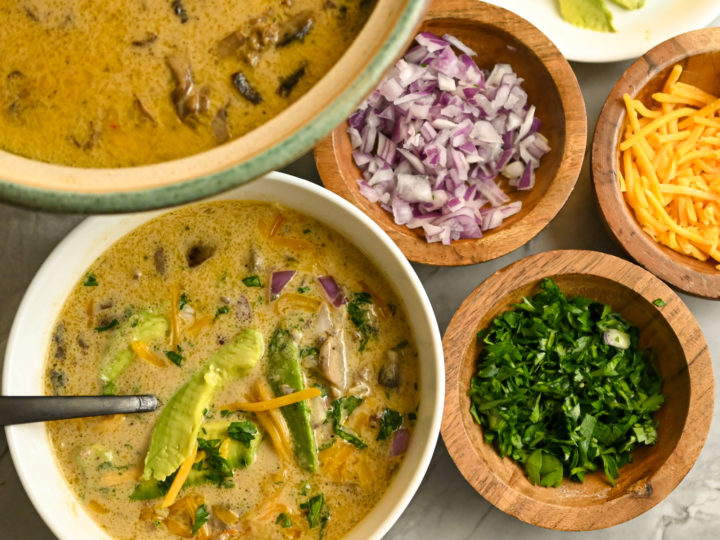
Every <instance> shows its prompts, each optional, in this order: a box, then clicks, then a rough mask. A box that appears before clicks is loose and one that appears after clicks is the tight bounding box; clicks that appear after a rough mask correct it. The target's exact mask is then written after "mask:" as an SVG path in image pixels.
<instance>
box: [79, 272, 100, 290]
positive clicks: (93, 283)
mask: <svg viewBox="0 0 720 540" xmlns="http://www.w3.org/2000/svg"><path fill="white" fill-rule="evenodd" d="M83 285H84V286H85V287H97V286H98V280H97V278H96V277H95V276H94V275H93V274H88V275H87V276H86V277H85V281H83Z"/></svg>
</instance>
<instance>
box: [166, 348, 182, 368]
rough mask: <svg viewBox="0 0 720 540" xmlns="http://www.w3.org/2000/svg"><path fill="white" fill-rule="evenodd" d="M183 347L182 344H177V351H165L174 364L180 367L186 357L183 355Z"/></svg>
mask: <svg viewBox="0 0 720 540" xmlns="http://www.w3.org/2000/svg"><path fill="white" fill-rule="evenodd" d="M182 352H183V351H182V347H180V345H178V346H177V350H176V351H165V356H167V357H168V360H170V361H171V362H172V363H173V364H175V365H176V366H178V367H180V366H181V365H182V363H183V360H185V357H183V355H182Z"/></svg>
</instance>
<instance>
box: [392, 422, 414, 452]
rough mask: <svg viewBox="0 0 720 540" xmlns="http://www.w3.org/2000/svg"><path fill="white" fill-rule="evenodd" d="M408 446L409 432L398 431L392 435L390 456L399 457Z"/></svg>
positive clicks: (402, 429) (405, 430) (404, 430)
mask: <svg viewBox="0 0 720 540" xmlns="http://www.w3.org/2000/svg"><path fill="white" fill-rule="evenodd" d="M409 445H410V431H409V430H407V429H405V428H400V429H398V430H397V431H396V432H395V434H394V435H393V439H392V444H391V445H390V455H391V456H393V457H394V456H401V455H402V454H404V453H405V452H406V451H407V449H408V446H409Z"/></svg>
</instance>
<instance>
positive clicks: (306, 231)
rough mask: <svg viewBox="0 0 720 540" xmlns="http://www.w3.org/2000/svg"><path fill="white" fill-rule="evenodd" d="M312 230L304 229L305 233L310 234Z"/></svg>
mask: <svg viewBox="0 0 720 540" xmlns="http://www.w3.org/2000/svg"><path fill="white" fill-rule="evenodd" d="M311 232H312V231H311V230H310V229H303V234H310V233H311Z"/></svg>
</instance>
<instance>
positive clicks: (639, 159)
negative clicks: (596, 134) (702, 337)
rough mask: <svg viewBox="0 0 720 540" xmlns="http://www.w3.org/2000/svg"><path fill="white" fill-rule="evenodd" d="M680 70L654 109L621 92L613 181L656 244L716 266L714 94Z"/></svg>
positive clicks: (719, 212)
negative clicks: (621, 128) (622, 112)
mask: <svg viewBox="0 0 720 540" xmlns="http://www.w3.org/2000/svg"><path fill="white" fill-rule="evenodd" d="M681 74H682V67H681V66H680V65H676V66H674V67H673V69H672V71H671V73H670V75H669V76H668V79H667V80H666V81H665V84H664V86H663V89H662V92H656V93H654V94H653V95H652V97H653V99H654V100H655V101H656V102H657V103H658V104H659V105H658V106H656V107H654V108H653V107H649V106H648V105H646V104H643V103H641V102H640V101H638V100H635V99H632V98H631V97H630V96H629V95H627V94H625V96H624V101H625V107H626V110H627V118H628V121H627V126H626V129H625V133H624V137H623V140H622V142H621V143H620V156H619V164H620V166H619V171H618V173H619V174H618V185H619V188H620V191H621V192H623V193H624V196H625V200H626V201H627V203H628V204H629V205H630V207H631V208H632V209H633V211H634V213H635V218H636V219H637V221H638V223H639V224H640V226H641V227H642V229H643V230H644V231H645V232H646V233H647V234H648V235H649V236H650V237H651V238H653V239H654V240H655V241H656V242H658V243H660V244H662V245H664V246H667V247H669V248H671V249H673V250H675V251H677V252H678V253H682V254H684V255H688V256H690V257H694V258H695V259H698V260H701V261H706V260H708V259H714V260H715V261H716V262H717V263H720V245H719V243H720V220H719V218H720V115H719V114H718V111H719V110H720V98H718V97H717V96H714V95H712V94H709V93H708V92H705V91H704V90H701V89H700V88H697V87H695V86H692V85H689V84H686V83H683V82H680V81H679V79H680V75H681ZM716 267H717V269H718V270H720V264H717V265H716Z"/></svg>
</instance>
